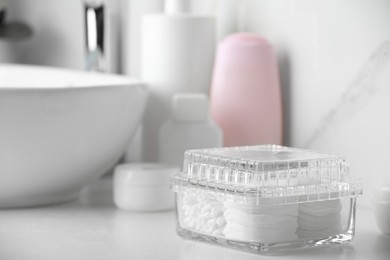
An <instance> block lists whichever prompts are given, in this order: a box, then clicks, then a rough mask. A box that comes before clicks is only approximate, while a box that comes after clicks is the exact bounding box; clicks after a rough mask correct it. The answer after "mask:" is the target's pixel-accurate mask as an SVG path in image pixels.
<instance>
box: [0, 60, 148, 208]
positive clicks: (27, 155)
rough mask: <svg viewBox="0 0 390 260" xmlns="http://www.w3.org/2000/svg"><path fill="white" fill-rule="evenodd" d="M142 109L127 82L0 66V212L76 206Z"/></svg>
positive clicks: (137, 85) (143, 92) (116, 154)
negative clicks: (73, 203) (62, 204)
mask: <svg viewBox="0 0 390 260" xmlns="http://www.w3.org/2000/svg"><path fill="white" fill-rule="evenodd" d="M146 101H147V89H146V87H145V86H144V85H143V84H142V83H141V82H139V81H136V80H132V79H129V78H127V77H122V76H116V75H109V74H97V73H87V72H78V71H71V70H66V69H54V68H46V67H38V66H22V65H0V208H9V207H24V206H35V205H44V204H51V203H56V202H63V201H67V200H70V199H73V198H75V197H76V196H77V195H78V192H79V191H80V190H81V189H82V188H83V187H84V186H86V185H87V184H89V183H90V182H92V181H94V180H95V179H98V178H99V177H100V176H102V175H103V174H104V173H105V172H106V171H107V170H108V169H110V167H112V166H113V165H114V164H115V162H116V161H117V160H118V159H119V158H120V156H121V155H122V154H123V152H124V150H125V149H126V147H127V145H128V143H129V142H130V140H131V138H132V135H133V134H134V132H135V130H136V127H137V125H138V124H139V122H140V120H141V119H142V116H143V112H144V108H145V105H146Z"/></svg>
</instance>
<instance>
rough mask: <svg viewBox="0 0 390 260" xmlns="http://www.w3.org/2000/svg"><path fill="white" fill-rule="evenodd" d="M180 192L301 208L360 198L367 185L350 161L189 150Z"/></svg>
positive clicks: (266, 149) (304, 153)
mask: <svg viewBox="0 0 390 260" xmlns="http://www.w3.org/2000/svg"><path fill="white" fill-rule="evenodd" d="M172 187H173V189H174V190H175V191H179V190H180V189H181V188H200V189H207V190H209V191H213V192H220V193H223V194H226V195H229V194H230V195H239V196H241V197H243V198H245V200H247V201H248V202H250V203H256V204H258V203H272V204H283V203H299V202H306V201H316V200H328V199H337V198H343V197H356V196H358V195H360V194H362V185H361V184H360V183H359V182H358V181H356V180H353V179H352V178H351V177H350V175H349V165H348V162H347V160H346V158H345V157H343V156H339V155H331V154H326V153H321V152H315V151H309V150H303V149H296V148H289V147H283V146H276V145H260V146H247V147H229V148H215V149H204V150H190V151H187V152H186V153H185V156H184V170H183V172H182V173H180V174H178V175H176V176H175V177H174V178H173V179H172Z"/></svg>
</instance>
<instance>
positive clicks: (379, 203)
mask: <svg viewBox="0 0 390 260" xmlns="http://www.w3.org/2000/svg"><path fill="white" fill-rule="evenodd" d="M373 204H374V214H375V219H376V223H377V224H378V227H379V229H380V230H381V231H382V232H383V233H384V234H387V235H390V183H386V184H382V185H378V186H377V187H376V189H375V190H374V199H373Z"/></svg>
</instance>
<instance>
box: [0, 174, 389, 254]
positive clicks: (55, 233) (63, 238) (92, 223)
mask: <svg viewBox="0 0 390 260" xmlns="http://www.w3.org/2000/svg"><path fill="white" fill-rule="evenodd" d="M0 230H1V232H0V259H4V260H14V259H15V260H16V259H22V260H30V259H32V260H35V259H39V260H45V259H56V260H62V259H73V260H77V259H96V260H99V259H109V260H116V259H137V260H138V259H139V260H141V259H142V260H147V259H150V260H152V259H153V260H154V259H167V260H175V259H183V260H184V259H185V260H190V259H194V260H195V259H196V260H198V259H201V260H208V259H225V260H229V259H241V260H252V259H259V256H257V255H253V254H249V253H243V252H240V251H236V250H230V249H226V248H222V247H217V246H212V245H206V244H202V243H196V242H191V241H185V240H183V239H181V238H180V237H178V236H177V235H176V232H175V214H174V212H173V211H169V212H161V213H151V214H144V213H131V212H126V211H122V210H119V209H117V208H116V207H115V205H114V204H113V202H112V196H111V183H110V180H109V179H106V180H104V181H99V182H98V183H97V184H96V185H94V186H92V187H90V188H87V189H84V190H83V192H82V194H81V196H80V197H79V199H78V200H76V201H73V202H69V203H65V204H62V205H54V206H49V207H40V208H30V209H16V210H1V212H0ZM356 232H357V234H356V237H355V240H354V241H353V242H352V243H351V244H350V245H346V246H335V247H325V248H317V249H309V250H297V251H290V252H288V253H280V254H277V255H273V256H272V257H270V256H264V258H269V259H274V260H275V259H289V260H290V259H314V258H315V259H317V260H320V259H330V258H332V259H372V260H375V259H377V260H379V259H390V236H386V235H383V234H382V233H381V232H380V231H379V229H378V228H377V226H376V223H375V219H374V216H373V214H372V211H371V210H370V209H369V208H364V207H358V209H357V229H356Z"/></svg>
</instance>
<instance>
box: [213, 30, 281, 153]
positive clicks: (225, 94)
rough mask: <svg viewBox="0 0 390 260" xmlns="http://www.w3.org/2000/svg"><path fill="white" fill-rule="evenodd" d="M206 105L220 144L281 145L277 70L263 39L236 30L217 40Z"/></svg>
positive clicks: (279, 92) (270, 47) (279, 94)
mask: <svg viewBox="0 0 390 260" xmlns="http://www.w3.org/2000/svg"><path fill="white" fill-rule="evenodd" d="M210 106H211V114H212V118H213V119H214V121H215V122H216V123H217V124H218V125H219V126H220V127H221V128H222V130H223V133H224V146H241V145H256V144H282V136H283V124H282V121H283V119H282V97H281V90H280V82H279V73H278V67H277V60H276V57H275V54H274V52H273V49H272V46H271V45H270V44H269V43H268V41H267V40H266V39H264V38H261V37H259V36H257V35H255V34H249V33H240V34H234V35H231V36H228V37H227V38H225V39H224V40H223V41H222V42H221V43H220V45H219V47H218V52H217V57H216V62H215V67H214V75H213V81H212V87H211V104H210Z"/></svg>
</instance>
